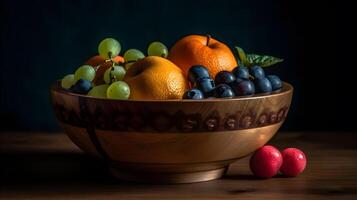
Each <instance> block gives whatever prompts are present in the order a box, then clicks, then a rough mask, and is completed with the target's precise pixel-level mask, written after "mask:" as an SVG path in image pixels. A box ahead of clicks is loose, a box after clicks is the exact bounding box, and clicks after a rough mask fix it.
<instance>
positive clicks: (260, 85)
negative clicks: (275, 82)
mask: <svg viewBox="0 0 357 200" xmlns="http://www.w3.org/2000/svg"><path fill="white" fill-rule="evenodd" d="M254 85H255V89H256V92H257V93H265V92H271V91H272V90H273V88H272V86H271V83H270V81H269V79H267V78H257V79H254Z"/></svg>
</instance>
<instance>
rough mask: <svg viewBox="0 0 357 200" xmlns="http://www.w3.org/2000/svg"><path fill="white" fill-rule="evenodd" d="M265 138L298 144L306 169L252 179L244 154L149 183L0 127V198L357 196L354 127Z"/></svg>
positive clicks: (58, 137)
mask: <svg viewBox="0 0 357 200" xmlns="http://www.w3.org/2000/svg"><path fill="white" fill-rule="evenodd" d="M271 144H273V145H276V146H277V147H279V148H280V149H283V148H286V147H297V148H301V149H302V150H304V151H305V153H306V155H307V158H308V165H307V169H306V171H305V172H304V173H303V174H302V175H300V176H299V177H296V178H285V177H282V176H278V177H275V178H272V179H268V180H258V179H255V178H254V177H253V176H252V175H251V173H250V171H249V167H248V158H244V159H241V160H239V161H237V162H235V163H234V164H232V165H231V166H230V168H229V170H228V174H227V176H225V177H224V178H223V179H220V180H215V181H209V182H203V183H195V184H179V185H152V184H134V183H127V182H123V181H120V180H116V179H114V178H112V177H111V176H110V175H109V173H108V171H107V169H106V167H105V165H104V164H103V163H101V162H100V161H98V160H94V159H93V158H91V157H89V156H87V155H85V154H83V153H82V152H81V151H80V150H79V149H78V148H77V147H76V146H75V145H74V144H72V143H71V141H70V140H69V139H68V138H67V136H66V135H65V134H62V133H61V134H49V133H46V134H45V133H0V158H1V161H0V162H1V165H0V166H1V168H0V169H1V178H0V181H1V189H0V199H87V200H91V199H109V200H110V199H263V198H264V199H284V200H286V199H289V200H292V199H357V172H356V169H357V133H278V134H277V136H276V137H275V138H273V140H271Z"/></svg>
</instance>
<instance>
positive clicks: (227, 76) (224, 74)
mask: <svg viewBox="0 0 357 200" xmlns="http://www.w3.org/2000/svg"><path fill="white" fill-rule="evenodd" d="M235 80H236V77H235V76H234V75H233V74H232V73H231V72H228V71H220V72H218V74H217V75H216V77H215V79H214V81H215V82H216V84H217V85H218V84H221V83H224V84H230V83H232V82H233V81H235Z"/></svg>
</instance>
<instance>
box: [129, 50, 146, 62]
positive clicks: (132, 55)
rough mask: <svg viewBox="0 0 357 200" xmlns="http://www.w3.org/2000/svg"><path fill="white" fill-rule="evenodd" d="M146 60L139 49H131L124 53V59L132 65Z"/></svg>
mask: <svg viewBox="0 0 357 200" xmlns="http://www.w3.org/2000/svg"><path fill="white" fill-rule="evenodd" d="M143 58H145V55H144V54H143V53H142V52H141V51H139V50H137V49H129V50H127V51H126V52H125V53H124V59H125V61H126V62H128V63H131V62H135V61H138V60H139V59H143Z"/></svg>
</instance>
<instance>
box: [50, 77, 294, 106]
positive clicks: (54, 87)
mask: <svg viewBox="0 0 357 200" xmlns="http://www.w3.org/2000/svg"><path fill="white" fill-rule="evenodd" d="M60 85H61V84H60V80H57V81H55V82H54V83H52V84H51V86H50V91H51V92H53V91H55V92H58V93H61V94H65V95H68V96H74V97H82V98H86V99H91V100H97V101H109V102H152V103H154V102H161V103H162V102H174V103H178V102H180V103H186V102H196V103H197V102H201V103H202V102H230V101H239V100H251V99H261V98H268V97H275V96H281V95H285V94H287V93H292V92H293V90H294V87H293V86H292V85H291V84H289V83H287V82H283V87H282V88H281V89H279V90H277V91H273V92H270V93H260V94H254V95H249V96H239V97H233V98H208V99H200V100H197V99H162V100H154V99H106V98H100V97H92V96H87V95H83V94H76V93H73V92H70V91H68V90H65V89H63V88H62V87H61V86H60Z"/></svg>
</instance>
